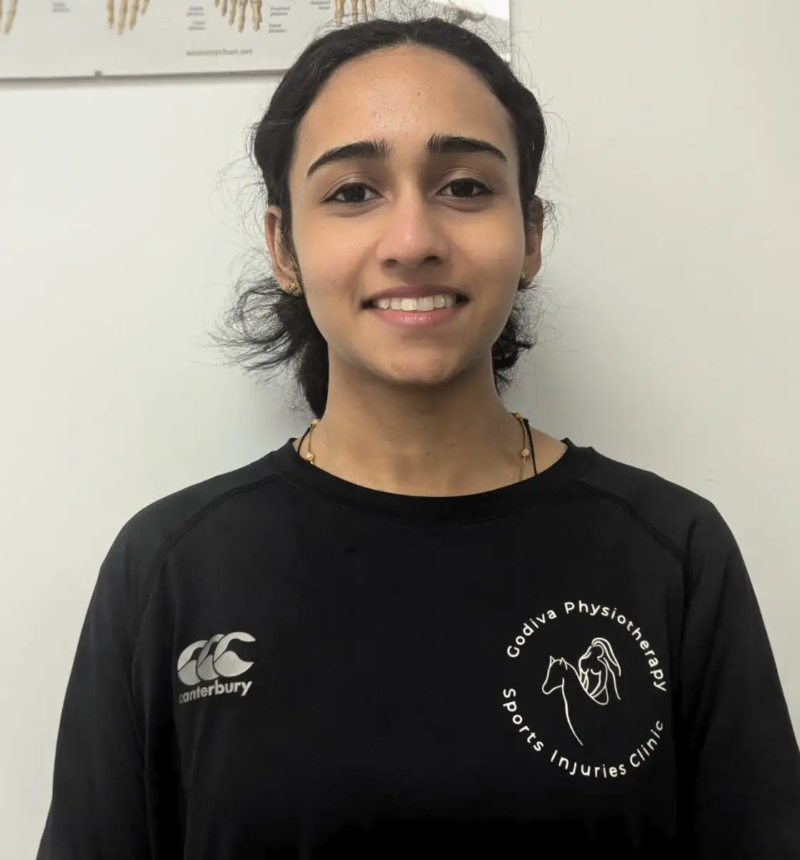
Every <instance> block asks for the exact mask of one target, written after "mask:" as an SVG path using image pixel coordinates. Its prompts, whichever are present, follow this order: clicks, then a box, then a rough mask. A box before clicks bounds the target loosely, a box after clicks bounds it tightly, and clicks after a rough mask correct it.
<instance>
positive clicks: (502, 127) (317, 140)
mask: <svg viewBox="0 0 800 860" xmlns="http://www.w3.org/2000/svg"><path fill="white" fill-rule="evenodd" d="M432 134H457V135H464V136H469V137H479V138H483V139H484V140H488V141H489V142H490V143H493V144H494V145H495V146H497V147H498V148H500V149H502V150H503V152H505V154H506V156H507V157H508V158H509V161H511V160H512V159H513V158H514V146H513V141H514V137H513V130H512V126H511V122H510V118H509V116H508V113H507V112H506V110H505V107H504V106H503V104H502V103H501V102H500V101H499V100H498V99H497V97H496V96H495V95H494V93H493V92H492V91H491V89H489V86H488V85H487V84H486V83H485V82H484V81H483V79H482V78H481V77H480V76H479V75H478V73H477V72H475V71H473V70H472V69H471V68H470V67H469V66H467V65H466V64H465V63H462V62H461V61H460V60H457V59H456V58H454V57H452V56H450V55H448V54H444V53H442V52H440V51H435V50H433V49H430V48H421V47H415V46H413V47H412V46H404V47H401V48H393V49H390V50H386V51H380V52H375V53H372V54H368V55H366V56H364V57H359V58H358V59H357V60H353V61H351V62H349V63H347V64H345V65H344V66H342V67H341V68H340V69H338V70H337V71H336V72H335V73H334V74H333V75H332V76H331V78H330V79H329V80H328V81H327V83H326V84H325V86H324V87H323V88H322V89H321V90H320V93H319V94H318V96H317V98H316V100H315V102H314V104H313V105H312V106H311V108H310V109H309V110H308V112H307V114H306V116H305V117H304V119H303V122H302V124H301V126H300V130H299V134H298V139H297V149H296V153H295V165H296V166H297V167H298V169H302V168H303V166H304V165H305V166H308V165H309V164H310V163H311V162H313V161H314V159H315V158H317V157H318V156H319V155H320V154H321V153H322V152H323V151H324V150H325V149H327V148H328V147H330V146H337V145H342V144H345V143H348V142H350V141H352V140H361V139H365V138H375V137H382V138H386V139H387V140H388V141H389V142H390V143H392V144H394V145H395V146H396V148H397V150H398V151H402V150H403V148H404V147H408V148H414V149H416V150H419V151H422V149H423V148H424V146H425V144H426V143H427V141H428V139H429V138H430V137H431V135H432Z"/></svg>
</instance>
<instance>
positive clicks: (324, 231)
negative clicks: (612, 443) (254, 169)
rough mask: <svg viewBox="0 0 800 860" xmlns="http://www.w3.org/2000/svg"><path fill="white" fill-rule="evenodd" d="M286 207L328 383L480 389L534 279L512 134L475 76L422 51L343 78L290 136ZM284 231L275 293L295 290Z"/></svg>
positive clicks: (360, 63)
mask: <svg viewBox="0 0 800 860" xmlns="http://www.w3.org/2000/svg"><path fill="white" fill-rule="evenodd" d="M289 191H290V196H291V200H292V229H293V239H294V247H295V252H296V256H297V260H298V262H299V265H300V270H301V271H300V274H301V278H302V284H303V288H304V290H305V294H306V297H307V300H308V304H309V308H310V311H311V314H312V316H313V318H314V321H315V323H316V325H317V327H318V328H319V329H320V331H321V332H322V334H323V336H324V338H325V340H326V341H327V343H328V346H329V356H330V366H331V380H334V379H342V378H344V379H348V380H349V381H350V382H353V381H355V380H356V379H357V378H358V377H359V376H361V377H364V376H366V377H369V378H371V379H373V380H374V379H379V380H381V381H383V382H385V383H388V384H392V385H416V386H440V385H443V384H446V383H448V382H450V381H452V380H454V379H456V378H464V374H467V375H468V377H469V378H472V377H474V378H475V379H481V380H482V381H483V382H485V381H486V379H487V378H488V379H489V380H491V372H492V371H491V348H492V345H493V343H494V342H495V340H496V339H497V338H498V336H499V335H500V333H501V332H502V330H503V328H504V326H505V323H506V321H507V320H508V317H509V314H510V312H511V308H512V306H513V303H514V299H515V296H516V292H517V289H518V286H519V278H520V274H521V272H522V270H523V269H525V270H526V271H527V273H528V275H529V276H530V277H533V276H534V275H535V274H536V273H537V272H538V270H539V268H540V266H541V251H540V245H541V242H540V237H541V233H540V229H541V228H540V226H539V227H538V228H537V229H534V230H532V231H531V232H529V233H528V234H527V235H526V233H525V230H524V226H523V217H522V204H521V202H520V195H519V160H518V155H517V146H516V141H515V137H514V134H513V131H512V126H511V121H510V119H509V117H508V115H507V113H506V110H505V108H504V107H503V105H502V104H501V102H499V101H498V100H497V98H496V97H495V96H494V94H493V93H492V92H491V90H490V89H489V88H488V86H487V85H486V84H485V83H484V82H483V81H482V79H481V78H480V77H479V76H478V75H477V74H476V73H475V72H473V71H472V70H471V69H470V68H469V67H468V66H466V65H464V64H462V63H461V62H459V61H458V60H456V59H454V58H453V57H451V56H449V55H447V54H443V53H441V52H438V51H434V50H431V49H428V48H420V47H403V48H395V49H391V50H388V51H382V52H379V53H372V54H369V55H367V56H365V57H361V58H359V59H357V60H354V61H352V62H350V63H348V64H346V65H345V66H343V67H341V68H340V69H339V70H338V71H337V72H336V73H335V74H334V75H333V76H332V77H331V78H330V79H329V81H328V83H327V84H326V86H325V87H324V88H323V89H322V91H321V92H320V94H319V95H318V97H317V99H316V101H315V102H314V104H313V105H312V106H311V108H310V109H309V111H308V113H307V114H306V116H305V118H304V120H303V122H302V124H301V126H300V129H299V133H298V139H297V146H296V150H295V154H294V159H293V162H292V167H291V171H290V175H289ZM279 217H280V213H279V211H278V210H275V209H271V210H270V212H269V213H268V218H267V241H268V243H269V246H270V251H271V253H272V258H273V261H274V264H275V271H276V275H277V276H278V278H279V280H281V282H282V283H284V284H285V283H287V282H288V281H289V280H291V279H292V278H293V277H296V274H295V273H294V271H293V270H292V268H291V260H290V258H289V257H288V255H287V254H286V252H285V251H284V250H282V249H281V247H280V246H279V243H278V239H277V223H278V218H279ZM378 294H381V296H382V299H383V300H382V301H380V302H377V306H376V303H375V302H370V300H374V299H376V297H377V296H378ZM412 297H415V298H416V299H417V300H418V302H419V303H418V304H417V303H409V300H410V299H411V298H412ZM391 298H394V299H395V301H394V303H391V302H389V305H390V307H389V308H387V307H386V305H387V299H391ZM403 298H405V300H406V303H405V304H402V303H399V302H398V300H400V299H403ZM443 305H444V307H443ZM392 308H394V309H392Z"/></svg>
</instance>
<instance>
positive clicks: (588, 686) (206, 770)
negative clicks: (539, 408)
mask: <svg viewBox="0 0 800 860" xmlns="http://www.w3.org/2000/svg"><path fill="white" fill-rule="evenodd" d="M565 441H566V442H567V445H568V450H567V452H566V453H565V454H564V456H563V457H562V459H560V460H559V461H558V462H557V463H556V464H555V465H553V466H552V467H551V468H549V469H547V470H546V471H544V472H543V473H541V474H540V475H539V476H538V477H535V478H532V479H530V480H527V481H524V482H522V483H519V484H513V485H511V486H508V487H505V488H502V489H498V490H493V491H491V492H487V493H482V494H478V495H471V496H461V497H451V498H421V497H409V496H400V495H394V494H389V493H382V492H378V491H375V490H369V489H365V488H363V487H358V486H356V485H354V484H351V483H348V482H346V481H344V480H342V479H340V478H337V477H335V476H333V475H331V474H329V473H326V472H325V471H324V470H322V469H320V468H317V467H315V466H312V465H310V464H308V463H307V462H305V461H304V460H303V459H302V458H301V457H300V456H298V455H297V453H296V452H295V451H294V449H293V448H292V446H291V441H290V442H287V444H286V445H285V446H284V447H282V448H281V449H279V450H277V451H275V452H273V453H271V454H269V455H267V456H265V457H263V458H262V459H260V460H257V461H256V462H254V463H251V464H250V465H248V466H245V467H243V468H241V469H238V470H236V471H233V472H230V473H227V474H224V475H220V476H217V477H214V478H212V479H210V480H207V481H204V482H202V483H200V484H198V485H196V486H193V487H189V488H187V489H183V490H181V491H180V492H177V493H174V494H172V495H170V496H168V497H166V498H164V499H161V500H160V501H157V502H155V503H153V504H152V505H149V506H148V507H146V508H145V509H143V510H142V511H140V512H139V513H138V514H136V516H134V517H133V518H132V519H131V520H130V521H129V522H128V523H127V524H126V525H125V526H124V527H123V528H122V530H121V532H120V533H119V535H118V537H117V538H116V540H115V541H114V543H113V545H112V547H111V549H110V550H109V552H108V555H107V557H106V558H105V561H104V562H103V564H102V567H101V570H100V574H99V578H98V581H97V585H96V588H95V592H94V595H93V598H92V601H91V605H90V607H89V610H88V615H87V618H86V621H85V624H84V627H83V631H82V634H81V637H80V642H79V645H78V650H77V656H76V658H75V663H74V668H73V671H72V674H71V677H70V681H69V686H68V690H67V694H66V701H65V704H64V710H63V715H62V720H61V726H60V733H59V738H58V744H57V753H56V761H55V778H54V786H53V799H52V804H51V808H50V813H49V816H48V820H47V824H46V827H45V832H44V835H43V838H42V843H41V848H40V851H39V860H178V858H186V860H249V858H273V857H280V858H329V857H335V858H339V857H341V858H348V860H356V858H369V859H370V860H386V858H403V860H407V858H409V857H437V858H449V857H457V856H458V857H461V856H466V855H467V854H469V856H473V855H477V856H483V857H507V858H522V857H531V856H536V855H537V854H538V855H539V856H553V855H555V854H556V852H558V853H559V854H563V853H564V852H569V851H572V850H575V849H580V850H586V851H589V850H591V851H592V852H594V853H593V854H592V855H591V856H597V853H598V852H599V854H600V856H607V855H611V854H613V856H615V857H617V858H622V857H633V856H641V857H647V858H648V860H653V858H660V857H681V858H684V857H690V856H697V857H702V858H712V857H721V858H722V857H724V858H726V860H736V859H737V858H752V860H766V858H769V860H790V858H791V860H797V858H800V756H799V755H798V748H797V743H796V740H795V736H794V733H793V729H792V725H791V722H790V719H789V715H788V712H787V707H786V703H785V699H784V696H783V693H782V690H781V686H780V682H779V679H778V675H777V672H776V667H775V662H774V659H773V656H772V652H771V649H770V645H769V642H768V639H767V635H766V633H765V630H764V625H763V622H762V619H761V615H760V612H759V609H758V605H757V602H756V597H755V596H754V593H753V588H752V585H751V582H750V579H749V577H748V574H747V571H746V569H745V565H744V563H743V560H742V557H741V555H740V552H739V550H738V548H737V545H736V542H735V540H734V538H733V536H732V535H731V532H730V531H729V529H728V527H727V526H726V524H725V522H724V520H723V519H722V517H721V516H720V514H719V513H718V511H717V509H716V508H715V507H714V506H713V505H712V504H711V503H710V502H709V501H707V500H705V499H703V498H702V497H700V496H697V495H696V494H694V493H692V492H690V491H689V490H687V489H684V488H682V487H679V486H677V485H675V484H673V483H670V482H668V481H666V480H665V479H663V478H661V477H659V476H657V475H655V474H653V473H650V472H647V471H643V470H640V469H636V468H633V467H631V466H627V465H624V464H622V463H619V462H616V461H614V460H611V459H609V458H607V457H605V456H603V455H601V454H600V453H598V452H596V451H595V450H594V449H592V448H585V447H578V446H576V445H575V444H573V443H572V442H570V441H569V440H565ZM564 856H569V855H568V854H565V855H564ZM582 856H590V855H588V854H587V855H582Z"/></svg>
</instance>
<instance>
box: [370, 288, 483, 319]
mask: <svg viewBox="0 0 800 860" xmlns="http://www.w3.org/2000/svg"><path fill="white" fill-rule="evenodd" d="M467 302H468V299H467V298H466V296H460V295H455V296H454V295H452V294H451V293H445V294H441V295H434V296H425V297H423V298H419V299H404V298H398V297H395V298H389V297H387V298H383V299H375V300H374V301H368V302H365V303H364V308H366V309H373V310H381V311H402V312H404V313H415V314H418V313H432V312H433V311H438V310H444V309H446V308H452V307H456V306H457V305H465V304H467Z"/></svg>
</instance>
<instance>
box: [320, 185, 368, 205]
mask: <svg viewBox="0 0 800 860" xmlns="http://www.w3.org/2000/svg"><path fill="white" fill-rule="evenodd" d="M364 191H372V189H371V188H370V187H369V186H368V185H364V183H363V182H351V183H350V184H349V185H343V186H342V187H341V188H340V189H339V190H338V191H337V192H336V193H335V194H333V195H332V196H331V197H329V198H328V199H327V200H326V201H325V202H326V203H344V204H345V205H346V206H358V205H360V204H361V203H369V200H363V199H361V195H362V193H363V192H364ZM342 194H344V195H345V196H346V197H347V198H349V199H345V200H337V198H338V197H339V196H340V195H342ZM353 198H355V199H353Z"/></svg>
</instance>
